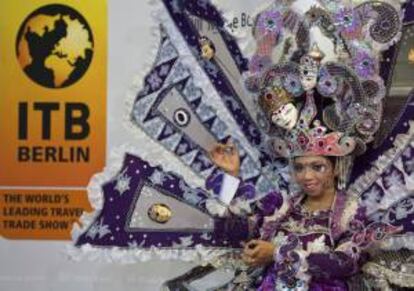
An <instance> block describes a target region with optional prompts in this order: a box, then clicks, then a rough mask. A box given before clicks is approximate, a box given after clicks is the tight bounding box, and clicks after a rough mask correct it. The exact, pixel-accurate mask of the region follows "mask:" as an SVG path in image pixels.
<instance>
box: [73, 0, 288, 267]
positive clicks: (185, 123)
mask: <svg viewBox="0 0 414 291" xmlns="http://www.w3.org/2000/svg"><path fill="white" fill-rule="evenodd" d="M158 8H159V11H158V13H157V15H158V18H159V19H158V21H159V23H160V27H159V30H160V33H159V35H160V43H159V48H158V53H157V56H156V59H155V61H154V63H153V65H152V68H151V70H150V72H149V73H148V74H146V76H145V78H144V80H143V86H142V89H141V90H140V91H139V92H136V95H135V96H134V99H133V101H132V103H131V111H130V115H129V117H128V122H129V123H130V124H132V128H133V134H135V135H137V136H138V137H139V140H138V143H137V144H136V145H135V146H134V147H133V148H128V149H127V150H126V153H123V154H122V161H120V163H118V165H117V168H116V171H112V172H110V174H111V178H110V179H108V178H106V177H107V176H108V173H107V174H106V175H105V174H104V175H97V176H96V177H95V178H94V179H92V182H91V187H90V196H91V201H92V204H93V205H94V206H95V208H96V211H95V213H93V214H91V215H89V216H86V215H85V216H84V220H83V222H84V225H83V227H82V228H77V229H76V228H75V230H74V239H75V241H76V246H78V247H80V249H81V250H85V249H88V248H89V246H94V247H107V248H110V247H122V248H125V249H133V250H136V249H137V248H152V249H153V250H154V248H155V249H156V250H157V251H159V252H158V253H159V254H161V253H163V254H164V255H165V254H166V251H165V248H168V249H171V248H174V249H181V250H182V249H184V250H186V249H188V248H192V250H194V247H196V249H197V250H198V251H199V252H197V251H192V252H191V251H189V252H190V254H188V253H187V255H189V256H190V257H191V255H193V257H194V256H197V254H199V253H200V252H201V253H202V250H204V248H206V247H219V248H221V249H220V250H218V251H217V252H219V253H220V252H222V251H223V250H225V249H226V248H228V247H236V248H237V247H240V244H239V243H240V241H241V240H244V239H246V235H247V231H246V225H241V224H238V223H239V222H238V221H237V219H235V220H234V221H232V222H230V224H229V222H228V221H227V222H226V223H225V222H224V220H221V219H219V218H215V217H213V216H212V215H211V214H210V213H208V211H206V204H207V203H208V201H209V200H212V198H214V197H213V196H212V195H213V194H211V193H210V192H208V191H207V190H206V189H205V186H204V184H205V180H206V178H207V177H209V176H211V175H214V173H216V172H217V170H218V169H217V168H216V167H215V166H214V164H213V163H212V162H211V161H210V159H209V155H208V152H209V151H210V150H211V149H212V147H213V146H214V145H215V144H216V143H218V142H220V143H224V142H226V141H227V140H228V139H229V138H230V137H231V139H232V140H233V142H235V143H236V144H237V146H238V149H239V152H240V155H241V169H240V176H241V178H242V179H243V180H244V181H245V182H248V183H250V184H253V185H254V186H255V187H256V192H259V193H262V194H263V195H264V194H267V193H268V192H270V190H271V189H279V188H280V187H283V186H284V185H286V181H285V178H284V177H283V175H282V174H281V173H280V172H275V171H274V168H275V167H276V168H279V167H280V164H279V162H278V161H277V160H275V159H274V158H273V157H272V156H271V155H270V154H269V153H268V152H267V151H266V135H264V133H263V131H262V130H261V129H260V127H259V125H258V124H257V123H256V122H255V118H256V111H257V108H255V107H254V105H253V104H254V102H253V100H252V99H250V97H251V96H250V95H249V94H248V92H247V91H246V90H245V89H244V85H243V82H242V81H241V80H242V79H243V78H242V73H243V72H244V71H245V70H246V69H247V68H246V60H245V59H244V58H243V56H242V55H241V52H240V50H239V49H238V46H237V43H236V42H235V40H234V39H233V38H232V37H231V36H230V35H229V34H228V33H227V32H226V31H225V28H224V21H223V19H222V18H221V16H220V14H219V12H218V11H217V10H216V8H215V7H213V6H212V5H211V4H210V3H209V2H208V1H196V3H195V1H173V0H164V1H162V3H160V7H158ZM203 45H206V46H207V47H203ZM204 48H205V49H207V50H208V49H214V51H213V53H212V55H209V56H203V53H205V52H204V51H203V49H204ZM207 53H208V51H207ZM119 164H121V165H119ZM197 186H199V187H198V188H197ZM251 198H252V197H249V195H248V194H246V195H245V196H244V197H236V200H237V199H240V200H242V201H246V202H247V204H249V203H250V202H249V201H250V200H251ZM112 250H113V249H112ZM163 250H164V252H162V251H163ZM167 252H168V251H167ZM155 253H157V252H155ZM145 254H148V253H139V254H138V253H135V255H134V256H133V257H134V258H140V259H142V258H143V257H145ZM209 254H210V253H209V252H207V251H206V252H204V255H205V256H208V255H209ZM167 255H169V256H171V257H180V256H181V257H182V256H183V253H181V252H174V251H170V252H169V253H168V254H167Z"/></svg>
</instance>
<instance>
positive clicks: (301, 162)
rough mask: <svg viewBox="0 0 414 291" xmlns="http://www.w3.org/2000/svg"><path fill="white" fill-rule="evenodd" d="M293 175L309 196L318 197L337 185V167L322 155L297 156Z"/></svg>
mask: <svg viewBox="0 0 414 291" xmlns="http://www.w3.org/2000/svg"><path fill="white" fill-rule="evenodd" d="M293 176H294V178H295V180H296V182H297V183H298V184H299V186H300V187H301V189H302V190H303V191H304V192H305V193H306V194H307V195H309V196H313V197H317V196H320V195H322V194H323V193H324V192H325V191H327V190H331V189H332V188H334V187H335V176H336V173H335V169H334V166H333V164H332V162H331V161H330V160H329V159H327V158H325V157H322V156H309V157H297V158H295V159H294V161H293Z"/></svg>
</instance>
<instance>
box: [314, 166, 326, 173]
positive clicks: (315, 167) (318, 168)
mask: <svg viewBox="0 0 414 291" xmlns="http://www.w3.org/2000/svg"><path fill="white" fill-rule="evenodd" d="M312 169H313V170H314V171H316V172H325V170H326V166H325V165H312Z"/></svg>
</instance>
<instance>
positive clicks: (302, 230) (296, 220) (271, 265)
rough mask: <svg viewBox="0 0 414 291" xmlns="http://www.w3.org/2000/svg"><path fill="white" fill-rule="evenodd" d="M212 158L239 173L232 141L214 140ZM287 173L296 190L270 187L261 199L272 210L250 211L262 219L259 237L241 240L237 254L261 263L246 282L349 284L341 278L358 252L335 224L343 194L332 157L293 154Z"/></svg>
mask: <svg viewBox="0 0 414 291" xmlns="http://www.w3.org/2000/svg"><path fill="white" fill-rule="evenodd" d="M211 158H212V160H213V161H214V162H215V163H216V164H217V166H219V167H220V168H221V169H223V170H224V171H225V172H227V173H228V175H232V176H237V175H238V172H239V164H240V162H239V154H238V152H237V150H236V149H235V147H234V145H232V144H228V145H217V146H216V147H215V148H214V149H213V150H212V152H211ZM292 174H293V178H294V179H295V180H296V182H297V184H298V185H299V187H300V189H301V192H300V193H298V194H297V195H292V197H290V198H287V197H283V196H282V195H281V194H280V193H271V194H270V195H268V196H267V197H266V198H265V199H264V200H263V201H261V203H262V206H263V207H262V209H266V208H269V206H270V208H271V210H270V211H269V209H266V210H264V211H263V213H260V214H256V215H255V217H254V220H255V221H261V220H262V219H263V222H262V226H261V228H260V237H259V238H258V239H253V240H250V241H248V242H247V243H246V244H245V245H244V250H243V254H242V259H243V261H244V262H245V263H246V264H247V265H249V266H251V267H256V268H257V267H263V268H264V271H263V275H264V277H262V278H261V280H260V279H259V280H258V281H259V282H258V285H256V286H249V287H256V288H258V290H282V289H283V288H289V289H292V288H293V289H295V288H298V289H301V288H305V286H308V287H309V288H310V290H348V289H347V285H346V279H347V278H348V277H349V276H351V275H353V274H355V273H356V272H357V271H358V269H359V264H358V263H359V261H360V254H359V250H358V249H356V248H355V247H356V246H355V244H353V243H350V235H349V234H350V233H349V232H346V231H345V232H344V233H340V234H338V233H337V231H335V230H334V228H335V225H336V224H339V223H340V222H341V219H342V218H343V217H342V216H341V215H340V216H338V215H336V214H337V213H339V212H340V211H338V210H339V209H340V208H342V207H343V202H344V199H343V198H344V195H343V194H342V193H337V192H338V191H337V190H336V189H335V185H336V183H335V179H336V177H337V175H338V172H337V170H336V169H335V160H334V159H333V158H332V157H325V156H302V157H296V158H294V159H293V160H292ZM271 201H273V203H271ZM274 201H276V202H274ZM269 202H270V203H269ZM269 204H274V206H271V205H269ZM273 210H274V211H273ZM264 215H267V216H265V217H263V216H264ZM353 248H354V249H353ZM253 285H255V284H254V283H253Z"/></svg>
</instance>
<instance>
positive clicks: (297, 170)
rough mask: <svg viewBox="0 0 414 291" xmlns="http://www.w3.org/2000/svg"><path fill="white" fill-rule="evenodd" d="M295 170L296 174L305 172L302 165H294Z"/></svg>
mask: <svg viewBox="0 0 414 291" xmlns="http://www.w3.org/2000/svg"><path fill="white" fill-rule="evenodd" d="M293 169H294V170H295V172H302V171H303V166H302V165H293Z"/></svg>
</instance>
